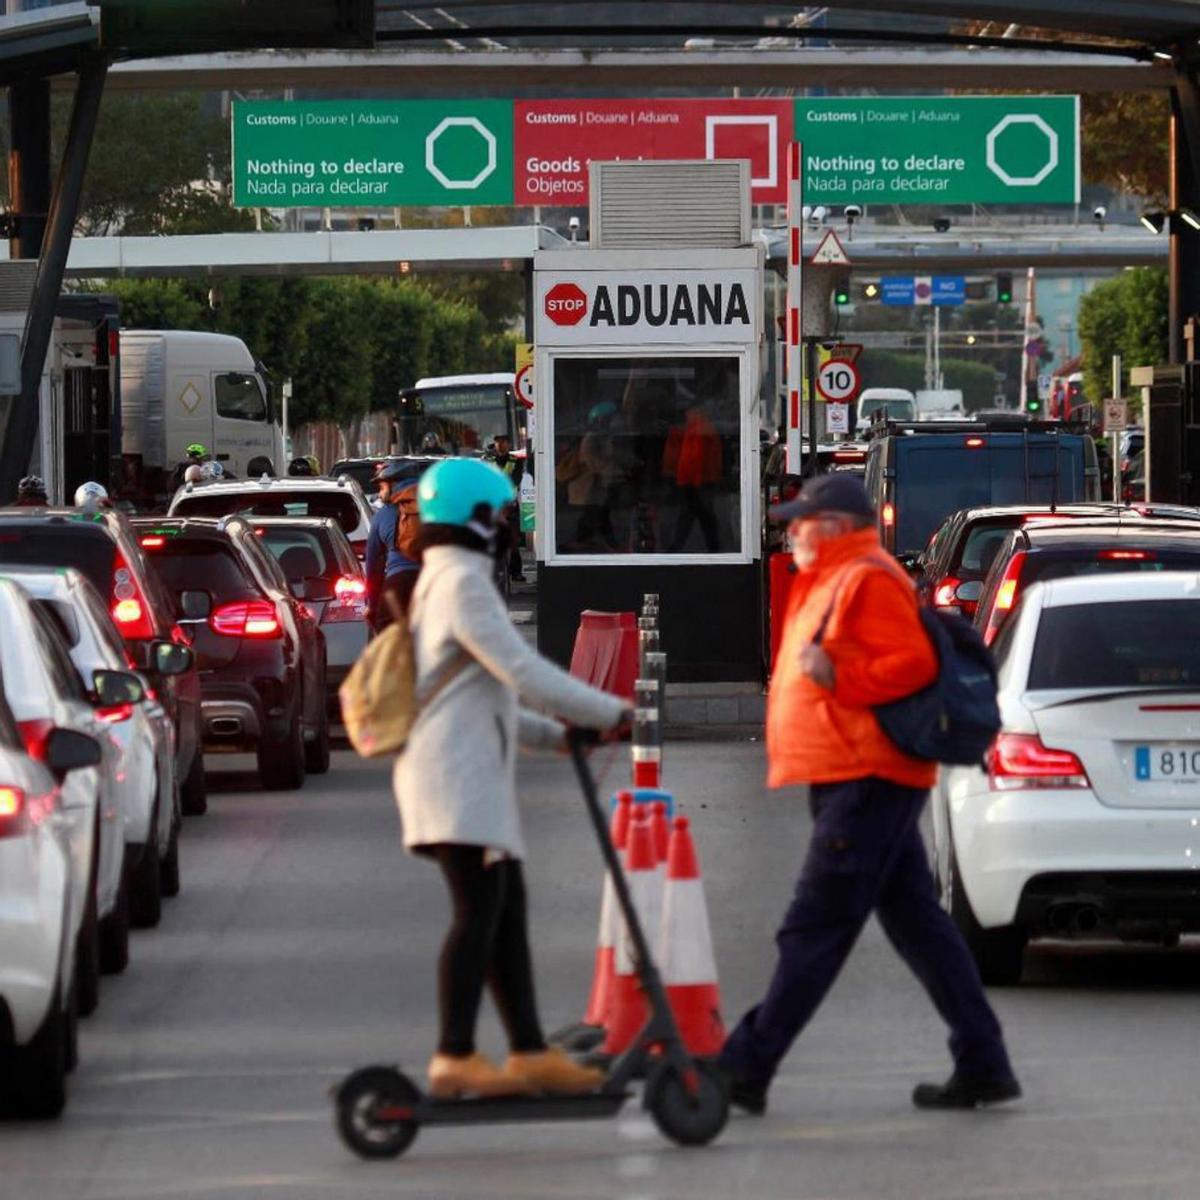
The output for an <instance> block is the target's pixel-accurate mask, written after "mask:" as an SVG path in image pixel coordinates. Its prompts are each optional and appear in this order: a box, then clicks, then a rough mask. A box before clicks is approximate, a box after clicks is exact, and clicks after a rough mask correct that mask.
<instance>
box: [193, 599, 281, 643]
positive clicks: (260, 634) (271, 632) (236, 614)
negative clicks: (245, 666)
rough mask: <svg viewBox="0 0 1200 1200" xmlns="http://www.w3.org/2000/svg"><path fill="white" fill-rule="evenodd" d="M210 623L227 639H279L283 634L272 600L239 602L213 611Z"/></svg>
mask: <svg viewBox="0 0 1200 1200" xmlns="http://www.w3.org/2000/svg"><path fill="white" fill-rule="evenodd" d="M208 623H209V625H210V626H211V628H212V631H213V632H214V633H221V634H224V635H225V636H226V637H244V638H277V637H279V636H280V634H281V633H282V632H283V627H282V626H281V625H280V624H279V616H278V614H277V613H276V612H275V605H274V604H272V603H271V601H270V600H237V601H234V602H233V603H232V604H222V605H221V606H220V607H219V608H215V609H213V611H212V613H211V614H210V615H209V618H208Z"/></svg>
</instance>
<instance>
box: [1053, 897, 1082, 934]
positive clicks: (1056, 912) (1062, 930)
mask: <svg viewBox="0 0 1200 1200" xmlns="http://www.w3.org/2000/svg"><path fill="white" fill-rule="evenodd" d="M1075 911H1076V910H1075V906H1074V905H1073V904H1052V905H1051V906H1050V907H1049V908H1048V909H1047V910H1046V929H1047V931H1048V932H1049V933H1052V934H1055V935H1057V936H1060V937H1061V936H1062V935H1064V934H1067V933H1069V932H1070V930H1071V926H1072V922H1073V920H1074V917H1075Z"/></svg>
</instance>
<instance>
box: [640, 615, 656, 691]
mask: <svg viewBox="0 0 1200 1200" xmlns="http://www.w3.org/2000/svg"><path fill="white" fill-rule="evenodd" d="M643 621H644V618H640V619H639V620H638V678H639V679H644V678H645V677H646V655H647V654H654V653H657V652H658V629H657V628H655V627H653V626H651V627H650V628H643Z"/></svg>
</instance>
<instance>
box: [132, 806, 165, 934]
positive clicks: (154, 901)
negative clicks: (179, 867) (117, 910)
mask: <svg viewBox="0 0 1200 1200" xmlns="http://www.w3.org/2000/svg"><path fill="white" fill-rule="evenodd" d="M129 919H130V921H131V922H132V924H133V926H134V928H135V929H153V928H154V926H155V925H157V924H158V923H159V921H161V920H162V857H161V856H160V855H159V852H158V807H157V805H156V806H155V812H154V815H153V816H152V817H151V818H150V837H149V839H148V840H147V842H146V845H145V848H144V849H143V850H142V857H141V859H140V860H139V861H138V865H137V866H136V867H135V868H134V869H133V871H132V872H131V874H130V877H129Z"/></svg>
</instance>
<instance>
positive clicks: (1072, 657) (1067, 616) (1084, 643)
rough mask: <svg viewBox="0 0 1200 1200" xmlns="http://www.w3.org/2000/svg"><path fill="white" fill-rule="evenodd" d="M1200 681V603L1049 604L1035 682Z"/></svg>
mask: <svg viewBox="0 0 1200 1200" xmlns="http://www.w3.org/2000/svg"><path fill="white" fill-rule="evenodd" d="M1188 684H1196V685H1198V686H1200V604H1197V603H1196V602H1195V600H1124V601H1121V602H1119V603H1110V604H1067V605H1062V606H1059V607H1054V608H1047V609H1045V610H1043V612H1042V616H1041V620H1040V621H1039V623H1038V631H1037V639H1036V640H1035V642H1034V647H1033V662H1032V665H1031V666H1030V670H1029V684H1028V686H1029V689H1030V690H1031V691H1046V690H1050V689H1053V688H1093V687H1094V688H1126V687H1128V688H1137V687H1163V686H1171V685H1188Z"/></svg>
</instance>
